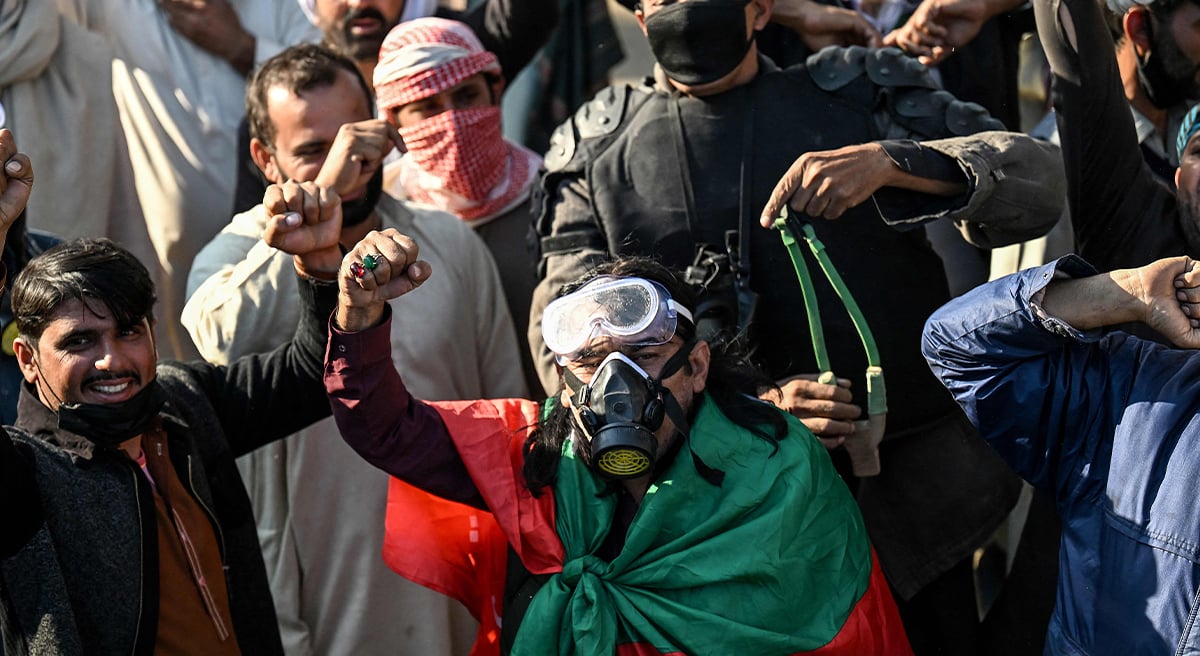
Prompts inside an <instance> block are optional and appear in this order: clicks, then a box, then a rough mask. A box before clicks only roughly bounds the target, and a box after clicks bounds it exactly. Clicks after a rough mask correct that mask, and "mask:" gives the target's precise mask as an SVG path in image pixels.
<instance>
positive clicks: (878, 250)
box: [529, 0, 1062, 654]
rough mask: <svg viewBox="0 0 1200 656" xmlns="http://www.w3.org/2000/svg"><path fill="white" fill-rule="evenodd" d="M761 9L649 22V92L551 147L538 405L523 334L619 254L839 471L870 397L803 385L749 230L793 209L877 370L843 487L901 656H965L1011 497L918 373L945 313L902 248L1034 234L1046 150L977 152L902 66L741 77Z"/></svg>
mask: <svg viewBox="0 0 1200 656" xmlns="http://www.w3.org/2000/svg"><path fill="white" fill-rule="evenodd" d="M772 8H773V2H772V1H771V0H748V1H747V0H739V1H732V2H730V1H724V0H687V1H686V2H676V3H657V2H648V3H645V4H644V5H643V10H642V12H641V13H640V14H639V17H640V18H641V19H642V21H643V30H644V32H645V33H646V35H647V37H648V40H649V43H650V46H651V50H652V51H653V52H654V54H655V59H656V62H657V64H658V65H657V66H656V70H655V78H654V80H653V81H648V82H647V83H646V84H642V85H638V86H623V87H610V88H609V89H606V90H605V91H602V92H601V93H600V94H598V95H597V97H596V99H594V100H593V101H591V102H590V103H588V104H587V105H585V106H584V108H583V109H581V110H580V112H578V113H577V114H576V116H575V118H574V119H573V120H572V121H570V122H568V123H566V124H564V125H563V126H561V127H560V128H559V129H558V130H557V131H556V135H555V139H554V140H553V141H552V146H551V149H550V151H549V152H548V153H547V156H546V169H547V173H546V174H545V175H544V176H543V178H542V184H541V186H542V192H543V193H544V197H545V201H544V204H543V205H542V207H541V208H540V211H541V214H540V216H539V217H538V222H537V229H538V233H539V236H540V237H541V242H540V244H541V248H542V261H541V263H540V271H539V274H540V275H541V277H542V279H541V282H540V283H539V285H538V287H537V290H536V292H535V297H534V301H533V310H532V311H531V313H530V330H529V338H530V343H531V345H532V346H533V348H535V349H536V351H535V353H534V357H535V360H536V361H537V363H538V366H539V373H540V374H541V377H542V382H543V384H544V385H546V387H547V388H548V389H550V388H553V387H554V386H555V385H556V384H557V380H558V378H559V377H560V376H561V371H560V370H556V369H555V368H554V366H553V365H554V361H553V359H552V357H551V356H550V353H549V351H548V350H547V349H546V347H545V345H543V344H542V340H541V331H540V330H539V329H537V322H538V321H539V320H540V319H541V316H542V315H541V311H542V309H544V308H545V307H546V305H547V304H548V303H549V301H550V300H551V299H552V298H554V296H555V295H556V293H557V290H558V289H559V288H560V287H561V286H562V285H563V284H564V283H566V282H568V281H570V280H573V279H575V278H576V277H578V275H579V274H580V273H581V272H582V271H584V270H586V269H587V268H588V267H589V266H591V265H594V264H595V263H597V262H600V261H603V260H605V259H607V258H609V257H615V256H618V255H633V254H636V255H649V254H653V255H655V256H656V257H660V258H662V261H663V262H664V263H666V264H668V265H670V266H675V267H678V268H683V267H686V266H688V265H689V264H696V265H697V266H695V267H694V269H693V273H694V274H699V275H694V278H695V279H696V280H697V281H698V282H702V283H704V282H707V283H709V289H710V291H711V295H710V303H709V306H710V307H711V308H713V309H715V310H716V311H715V312H713V313H712V314H711V315H707V316H705V317H704V318H705V319H709V318H716V319H720V318H728V319H729V320H727V321H726V322H725V325H724V327H725V328H727V329H730V330H731V332H732V331H738V332H741V331H745V333H743V334H745V335H746V337H747V338H748V339H749V342H750V344H751V345H752V346H753V347H754V348H755V349H757V350H756V351H755V357H756V359H757V360H758V361H759V362H761V364H762V366H763V368H764V369H766V370H767V372H768V374H770V375H771V376H772V378H773V379H775V380H776V381H778V382H779V385H780V387H782V389H783V394H782V397H776V400H777V401H778V402H779V404H780V406H781V407H785V408H786V409H788V410H789V411H792V412H793V413H795V414H796V416H798V417H800V418H801V419H802V421H805V422H806V423H807V425H808V426H809V428H810V429H812V430H813V432H814V433H816V434H817V435H818V437H820V438H823V439H824V440H825V442H826V444H827V445H828V446H829V448H830V449H837V452H836V453H835V457H837V458H843V457H844V456H845V454H844V451H842V450H840V449H839V447H840V446H841V444H842V443H843V441H844V440H845V438H846V436H847V435H851V434H853V433H854V432H855V431H856V425H855V420H856V419H858V417H859V415H860V414H862V406H865V405H866V403H867V389H866V388H867V385H863V384H861V383H858V384H855V385H854V386H853V387H850V386H849V381H848V380H847V381H846V383H845V385H826V384H822V383H819V382H818V381H817V380H816V378H817V377H816V375H815V374H816V372H817V371H818V368H817V367H818V365H817V363H816V356H815V354H814V353H813V349H812V343H811V342H809V341H808V340H805V339H803V338H802V337H800V336H802V335H806V334H808V329H809V326H808V320H807V317H806V316H805V312H804V310H803V308H804V305H805V304H804V300H803V295H802V293H801V286H800V284H798V282H797V275H796V272H795V269H794V268H793V267H792V264H791V261H790V259H789V258H788V255H787V252H786V250H785V248H784V246H783V244H782V243H781V241H780V236H779V235H778V234H777V233H776V232H774V231H768V230H764V229H762V228H760V227H759V225H758V224H759V219H760V218H762V219H764V220H765V221H766V222H767V225H770V224H771V222H772V221H773V220H774V219H775V218H776V216H777V214H776V213H777V211H778V210H779V209H780V208H781V207H782V206H783V205H784V203H785V201H788V199H789V198H790V204H791V206H792V208H793V209H795V210H797V211H799V212H802V213H803V214H805V215H807V217H811V219H812V221H811V223H810V225H811V227H812V229H813V231H814V233H815V234H816V235H817V236H818V237H819V238H820V240H821V241H822V242H823V243H824V244H825V246H826V252H827V253H828V254H829V256H830V257H831V258H832V259H833V261H834V262H835V263H837V264H838V265H840V266H839V271H840V272H841V275H842V276H843V277H844V278H845V285H846V286H847V287H848V288H849V289H850V290H851V292H852V293H853V294H854V295H855V296H856V297H857V298H858V303H859V304H860V305H861V306H862V312H863V314H864V315H865V317H866V321H867V323H869V324H870V325H871V326H872V327H874V328H875V331H876V332H875V337H876V339H877V340H878V349H879V353H880V358H881V359H882V361H883V362H885V363H887V364H886V367H887V371H888V373H887V376H888V388H889V390H893V398H894V399H895V401H894V402H893V403H889V404H888V417H887V427H886V432H887V436H888V437H886V438H884V441H883V443H882V445H881V446H880V449H879V455H880V460H881V462H882V468H881V470H880V471H879V473H878V475H875V476H863V477H855V476H852V475H851V474H850V472H849V467H847V468H846V469H847V471H846V477H847V479H848V480H849V483H850V484H851V486H852V487H853V488H856V491H857V494H858V500H859V504H860V508H861V509H862V512H863V516H864V518H865V520H866V523H867V527H868V530H870V531H871V537H872V540H873V541H874V543H875V546H876V548H877V549H878V551H879V557H880V561H881V562H882V563H883V568H884V571H885V572H886V573H887V575H888V579H889V582H890V583H891V584H892V586H893V589H894V590H895V591H896V593H897V596H898V598H899V605H900V612H901V615H902V617H904V619H905V626H906V629H908V633H909V637H910V639H912V641H913V645H914V647H915V649H916V650H917V651H918V653H937V651H938V650H940V651H941V653H955V654H957V653H973V652H974V651H975V649H976V644H977V643H976V640H977V631H978V625H979V618H978V614H977V612H976V610H975V589H974V578H973V572H972V561H971V556H972V554H973V552H974V550H975V548H976V547H978V546H980V545H982V544H984V543H985V542H986V541H987V540H988V539H989V538H990V536H991V533H992V531H994V530H995V528H996V527H997V526H998V525H999V523H1000V522H1001V521H1002V520H1003V518H1004V517H1005V516H1006V515H1007V513H1008V511H1009V510H1010V509H1011V507H1012V505H1013V503H1014V502H1015V501H1016V496H1017V493H1018V491H1019V489H1020V485H1021V483H1020V480H1019V479H1018V478H1017V477H1016V476H1015V475H1013V474H1012V472H1011V471H1009V469H1008V467H1007V466H1006V465H1005V464H1004V463H1003V462H1001V461H1000V459H999V458H998V457H997V456H996V455H995V453H993V452H992V451H991V450H990V449H989V448H988V447H987V445H986V444H984V443H983V442H982V441H981V440H979V439H978V438H977V437H976V436H975V435H974V431H973V429H972V428H971V426H970V424H969V423H968V422H967V421H966V418H965V417H964V416H963V415H962V413H961V411H960V410H959V409H958V408H957V407H956V406H955V405H954V403H953V401H952V399H950V398H949V397H948V396H947V395H946V393H945V391H944V390H943V389H942V388H941V386H940V385H939V384H938V382H937V381H936V380H935V379H934V378H933V376H932V375H931V374H930V373H929V368H928V366H927V365H926V364H925V362H924V360H923V359H922V358H921V354H920V352H919V351H918V349H917V347H916V345H917V343H918V339H919V335H920V330H921V326H922V324H923V322H924V320H925V319H926V318H927V317H928V316H929V314H930V313H932V312H933V310H934V309H936V308H937V307H938V306H940V305H941V304H942V303H944V302H945V301H946V300H947V299H948V298H949V297H950V294H949V290H948V289H947V286H946V273H945V270H944V268H943V266H942V263H941V260H940V258H939V257H938V256H937V255H936V254H935V253H934V251H933V250H932V248H931V247H930V245H929V241H928V240H927V239H926V238H925V234H924V231H923V230H907V231H906V230H903V229H902V228H904V227H910V228H911V227H915V226H920V225H921V224H923V223H925V222H928V221H931V220H934V219H937V218H949V219H952V220H954V221H955V222H956V223H959V224H961V228H963V229H964V230H965V231H966V232H967V233H969V234H970V235H971V237H972V238H973V239H975V241H976V242H977V243H978V244H979V245H983V246H994V245H998V244H1001V243H1006V240H1010V239H1011V240H1019V239H1027V238H1030V237H1033V236H1037V235H1039V234H1042V233H1041V231H1043V230H1045V229H1047V228H1048V227H1049V226H1050V225H1052V224H1053V222H1054V221H1055V220H1057V218H1058V216H1059V215H1060V213H1061V211H1062V206H1061V203H1062V200H1061V192H1060V189H1061V176H1060V174H1059V173H1060V171H1061V168H1060V167H1059V163H1058V152H1057V148H1054V147H1052V146H1049V145H1048V144H1045V143H1041V142H1037V141H1035V140H1033V139H1030V138H1028V137H1026V136H1024V135H1018V134H1013V133H1007V132H985V133H982V134H975V133H978V132H981V131H983V130H999V129H1001V127H1002V126H1000V124H999V122H998V121H996V120H994V119H992V118H991V117H989V116H987V114H986V112H984V111H983V109H982V108H980V107H979V106H977V105H970V104H966V103H962V102H959V101H957V100H955V99H954V98H953V97H952V96H950V95H949V94H947V93H945V92H944V91H941V90H940V89H938V88H937V85H936V84H935V83H934V82H933V81H932V79H931V78H930V77H929V75H928V72H927V71H926V70H925V68H924V67H923V66H921V65H920V64H919V63H918V62H916V61H915V60H912V59H910V58H907V57H905V56H904V55H903V54H902V53H900V52H899V51H898V50H894V49H880V50H867V49H864V48H854V47H852V48H826V49H824V50H822V51H821V52H820V53H818V54H816V55H813V56H812V57H810V58H809V60H807V61H806V62H805V63H804V64H802V65H797V66H794V67H789V68H787V69H779V68H777V67H775V66H774V65H773V63H772V62H770V61H769V60H767V59H763V58H760V57H759V56H758V53H757V47H756V45H755V42H756V39H755V37H754V34H755V30H759V29H762V27H763V26H764V25H765V23H766V22H767V21H768V20H769V19H770V16H771V12H772ZM951 137H952V138H951ZM918 140H919V141H918ZM781 178H782V179H783V181H782V182H780V180H781ZM777 183H780V184H779V185H778V186H776V184H777ZM768 201H769V202H768ZM764 207H766V209H764ZM826 218H828V219H836V220H833V221H826V220H824V219H826ZM889 224H891V225H889ZM893 226H898V227H900V228H901V229H897V228H896V227H893ZM1001 233H1004V234H1001ZM1009 243H1011V242H1009ZM707 263H712V265H707ZM723 265H724V266H723ZM814 286H815V287H816V292H817V296H818V297H819V303H818V305H820V307H821V310H822V312H821V318H822V320H823V322H824V324H825V325H824V333H825V340H826V343H827V344H828V346H829V352H830V360H831V361H832V363H833V367H834V368H835V370H836V371H838V372H860V371H864V370H866V369H867V358H866V356H865V354H864V352H863V348H862V342H861V341H860V338H859V334H858V331H857V330H856V329H855V327H854V325H853V322H852V321H851V318H850V315H849V314H848V313H844V312H839V311H837V308H840V307H842V301H841V300H839V298H838V296H839V294H838V293H836V292H835V289H834V287H833V286H832V285H830V284H827V283H826V281H824V280H818V281H816V284H815V285H814ZM755 311H756V312H755ZM841 375H842V376H843V377H847V378H848V377H849V374H847V373H843V374H841ZM895 390H902V391H900V392H896V391H895ZM900 395H902V396H900ZM901 399H902V400H901ZM876 426H878V421H876Z"/></svg>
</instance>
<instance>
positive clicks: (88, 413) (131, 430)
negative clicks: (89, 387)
mask: <svg viewBox="0 0 1200 656" xmlns="http://www.w3.org/2000/svg"><path fill="white" fill-rule="evenodd" d="M166 402H167V394H166V392H165V391H164V390H163V388H162V386H161V385H159V384H158V379H154V380H151V381H150V383H149V384H148V385H146V386H145V387H143V388H142V389H141V390H140V391H138V393H137V394H134V395H133V396H132V397H130V398H128V399H126V400H124V401H121V402H119V403H105V404H97V403H59V404H58V427H59V428H60V429H62V430H65V431H68V432H71V433H75V434H76V435H80V436H82V437H85V438H87V440H88V441H89V442H91V443H93V444H95V445H96V446H102V447H114V448H115V447H116V446H118V445H119V444H121V442H124V441H125V440H128V439H130V438H132V437H136V436H138V435H141V434H142V433H144V432H146V429H147V428H149V427H150V422H152V421H153V420H154V418H155V417H157V416H158V413H159V411H161V410H162V408H163V405H165V404H166Z"/></svg>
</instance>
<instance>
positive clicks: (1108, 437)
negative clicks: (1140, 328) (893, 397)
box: [922, 256, 1200, 655]
mask: <svg viewBox="0 0 1200 656" xmlns="http://www.w3.org/2000/svg"><path fill="white" fill-rule="evenodd" d="M1091 273H1093V270H1092V269H1091V267H1090V266H1088V265H1087V264H1086V263H1084V262H1083V260H1081V259H1079V258H1077V257H1075V256H1068V257H1066V258H1063V259H1061V260H1058V261H1057V262H1054V263H1051V264H1047V265H1045V266H1043V267H1039V268H1036V269H1029V270H1026V271H1022V272H1020V273H1017V274H1015V275H1013V276H1009V277H1007V278H1003V279H1001V280H998V281H996V282H994V283H991V284H988V285H985V286H982V287H979V288H977V289H976V290H974V291H972V292H971V293H969V294H967V295H965V296H962V297H960V298H958V299H956V300H954V301H952V302H950V303H949V304H947V305H946V306H945V307H943V308H942V309H941V310H939V311H938V312H937V313H935V314H934V315H933V316H932V317H931V318H930V319H929V321H928V323H927V324H926V326H925V334H924V339H923V344H922V347H923V350H924V353H925V357H926V358H927V359H928V361H929V364H930V366H931V367H932V368H933V371H934V373H935V374H936V375H937V376H938V378H940V379H941V381H942V383H943V384H945V385H946V387H947V388H948V389H949V390H950V391H951V393H953V395H954V397H955V399H956V400H957V401H958V402H959V404H961V405H962V407H963V409H964V410H965V411H966V413H967V415H968V416H969V417H970V419H971V421H972V422H973V423H974V424H975V425H976V426H977V427H978V429H979V432H980V434H981V435H982V436H983V437H984V438H985V439H986V440H987V441H988V442H989V443H990V444H991V445H992V446H993V447H994V448H995V449H996V450H997V451H999V452H1000V454H1001V456H1003V457H1004V459H1005V460H1007V461H1008V463H1009V464H1010V465H1011V466H1012V467H1013V468H1014V469H1015V470H1016V471H1017V472H1018V473H1019V474H1021V476H1023V477H1024V478H1025V479H1026V480H1028V481H1029V482H1030V483H1032V484H1034V485H1036V486H1038V487H1039V488H1041V489H1042V490H1044V491H1046V492H1048V493H1050V494H1052V495H1053V496H1054V499H1055V502H1056V504H1057V508H1058V513H1059V515H1060V517H1061V519H1062V524H1063V531H1062V544H1061V550H1060V554H1059V564H1060V573H1059V580H1058V593H1057V594H1058V598H1057V602H1056V605H1055V609H1054V616H1053V618H1052V619H1051V622H1050V628H1049V633H1048V635H1047V638H1046V653H1047V654H1124V655H1133V654H1172V653H1174V654H1200V628H1197V626H1196V619H1197V604H1198V602H1200V595H1198V590H1200V567H1198V564H1200V494H1198V493H1197V472H1198V471H1200V417H1198V416H1197V411H1198V410H1200V352H1197V351H1195V350H1181V349H1173V348H1168V347H1164V346H1162V345H1160V344H1157V343H1154V342H1149V341H1145V340H1142V339H1139V338H1137V337H1134V336H1132V335H1129V334H1126V333H1123V332H1117V331H1111V332H1103V331H1092V332H1089V333H1086V334H1085V333H1081V332H1079V331H1076V330H1074V329H1073V328H1071V327H1069V326H1067V325H1066V324H1064V323H1062V322H1061V321H1058V320H1056V319H1054V318H1052V317H1046V316H1044V314H1042V313H1041V311H1040V308H1035V305H1034V303H1033V300H1034V299H1035V298H1036V295H1037V294H1038V292H1039V291H1040V290H1041V289H1043V288H1044V287H1045V286H1046V284H1047V283H1048V282H1049V281H1050V280H1052V279H1053V278H1054V277H1055V276H1056V275H1068V276H1072V277H1075V276H1084V275H1089V274H1091Z"/></svg>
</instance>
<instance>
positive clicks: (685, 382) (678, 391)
mask: <svg viewBox="0 0 1200 656" xmlns="http://www.w3.org/2000/svg"><path fill="white" fill-rule="evenodd" d="M683 344H684V342H683V339H682V338H681V337H679V336H678V335H675V336H674V337H672V338H671V341H669V342H666V343H665V344H657V345H652V346H620V347H619V348H616V349H614V344H613V343H612V341H611V340H609V339H608V338H601V339H599V340H597V341H595V342H593V343H592V344H591V345H589V346H588V347H587V348H585V349H584V350H582V351H580V352H579V354H578V355H576V356H575V357H574V358H573V359H571V360H570V361H569V362H568V363H567V364H566V368H567V369H568V370H570V372H571V373H572V374H574V375H575V377H576V378H578V379H579V380H580V381H582V382H583V384H585V385H586V384H588V383H590V382H591V380H592V376H594V375H595V373H596V369H597V368H598V367H599V366H600V363H601V362H603V361H604V358H606V357H608V355H609V354H610V353H612V352H613V351H614V350H619V351H620V352H621V353H622V354H624V355H625V356H626V357H628V358H629V359H630V360H632V361H633V362H634V363H635V364H637V366H639V367H641V368H642V370H643V371H645V372H646V373H647V374H649V376H650V378H651V379H657V378H658V376H659V374H661V373H662V370H663V366H665V365H666V363H667V360H669V359H670V358H671V356H673V355H675V353H676V352H677V351H679V349H680V348H682V347H683ZM710 357H711V354H710V352H709V348H708V343H707V342H703V341H700V342H697V343H696V344H695V346H694V347H693V348H692V352H691V354H690V355H689V356H688V363H687V365H685V366H683V367H680V368H679V370H678V371H676V372H675V373H674V374H671V376H669V377H668V378H666V379H665V380H663V381H662V385H663V387H665V388H667V390H669V391H670V392H671V394H672V395H673V396H674V397H675V400H676V401H678V402H679V407H680V408H681V409H682V410H683V413H684V414H685V415H686V414H688V413H689V412H691V409H692V404H693V403H694V402H695V399H696V396H697V395H699V394H700V393H701V392H703V391H704V387H705V384H706V382H707V380H708V364H709V360H710ZM564 394H567V393H566V392H564ZM563 402H564V403H569V401H568V400H567V398H566V397H565V396H564V398H563ZM673 434H674V423H673V422H672V421H671V419H670V417H668V418H667V420H666V421H664V422H663V425H662V426H661V427H660V428H659V429H658V430H657V431H655V433H654V437H655V439H656V440H658V446H659V449H660V451H661V450H663V449H665V448H666V447H667V445H668V444H669V443H670V441H671V437H672V435H673Z"/></svg>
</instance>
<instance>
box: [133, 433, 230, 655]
mask: <svg viewBox="0 0 1200 656" xmlns="http://www.w3.org/2000/svg"><path fill="white" fill-rule="evenodd" d="M142 454H143V457H142V459H141V460H139V464H140V465H142V470H143V471H144V472H145V473H146V474H147V476H148V478H149V479H150V482H151V487H152V488H153V489H154V509H155V524H156V526H157V528H158V589H159V599H158V637H157V639H156V641H155V645H154V653H155V654H204V655H205V656H209V655H212V656H240V654H241V650H240V649H239V647H238V643H237V636H236V635H235V634H234V631H233V620H232V617H231V615H230V610H229V594H228V592H227V591H226V588H225V572H224V567H223V564H222V562H221V552H220V549H219V547H218V545H217V537H216V534H215V532H214V530H213V525H212V522H211V521H210V520H209V518H208V515H207V514H206V513H205V511H204V509H203V508H202V507H201V505H200V503H199V502H198V501H197V500H196V499H195V498H193V497H192V495H191V493H190V492H189V491H188V489H187V488H186V487H185V486H184V484H183V482H182V481H180V480H179V476H178V474H177V473H176V471H175V468H174V467H173V466H172V465H171V460H170V457H169V456H170V451H168V449H167V434H166V432H165V431H163V430H162V428H161V427H159V426H157V425H156V426H155V428H153V429H151V430H150V431H147V433H146V434H145V435H143V436H142ZM143 461H144V462H143Z"/></svg>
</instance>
